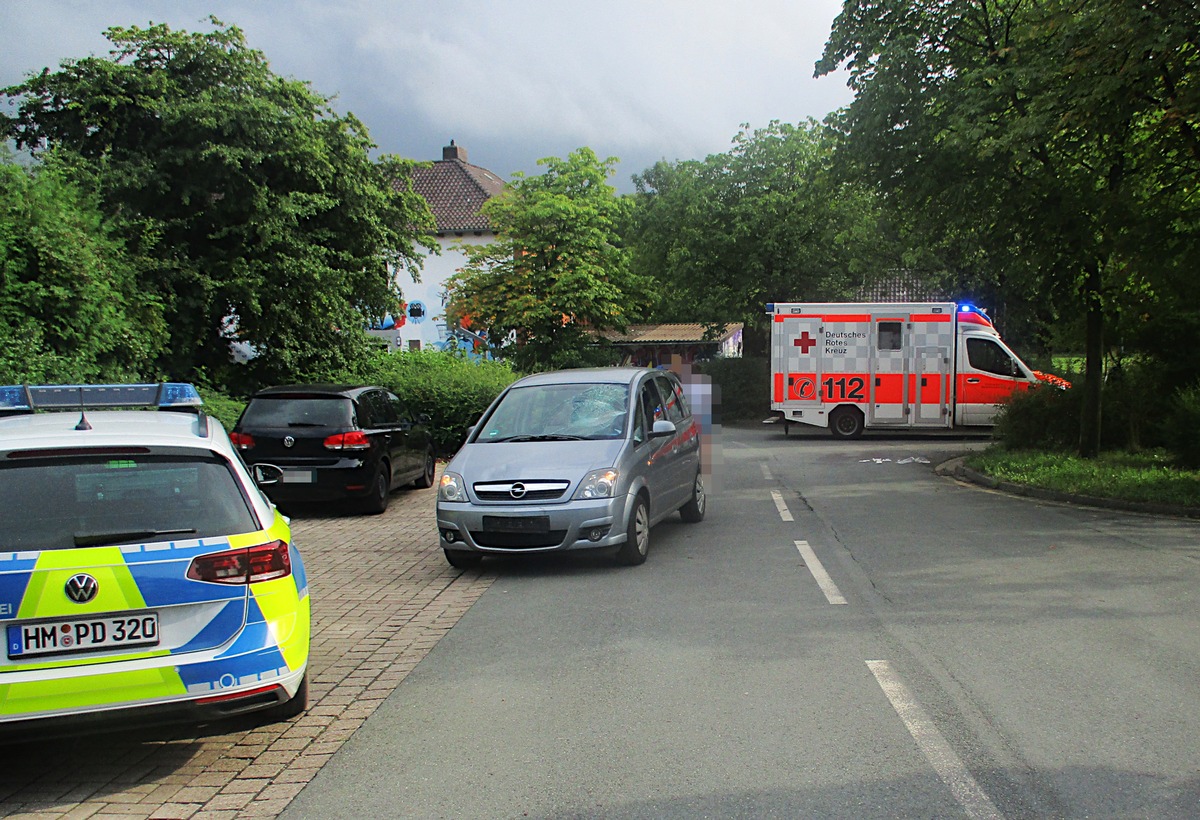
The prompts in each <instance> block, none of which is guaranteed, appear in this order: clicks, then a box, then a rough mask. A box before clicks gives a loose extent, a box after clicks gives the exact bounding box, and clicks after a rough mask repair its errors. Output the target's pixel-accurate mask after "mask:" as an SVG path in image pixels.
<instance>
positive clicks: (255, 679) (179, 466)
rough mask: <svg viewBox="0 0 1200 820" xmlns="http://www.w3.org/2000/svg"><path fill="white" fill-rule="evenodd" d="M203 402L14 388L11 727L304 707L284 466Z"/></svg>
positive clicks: (5, 704) (170, 391)
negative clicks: (278, 492) (271, 486)
mask: <svg viewBox="0 0 1200 820" xmlns="http://www.w3.org/2000/svg"><path fill="white" fill-rule="evenodd" d="M200 404H201V400H200V396H199V394H198V393H197V391H196V390H195V388H194V387H192V386H191V385H189V384H178V383H176V384H171V383H167V384H138V385H70V386H62V385H54V386H26V385H17V386H8V387H0V503H2V504H3V507H4V510H3V513H2V514H0V635H3V636H4V638H5V643H6V649H5V651H4V652H2V653H0V731H3V730H5V729H15V728H18V727H20V726H23V725H26V724H29V725H36V727H37V730H38V731H42V730H44V729H47V728H50V727H51V726H53V725H55V724H58V723H61V724H63V725H64V726H70V727H86V726H88V725H91V724H97V725H100V726H103V725H108V724H112V723H119V724H120V725H128V724H129V723H130V722H131V721H137V722H141V720H142V719H144V720H146V721H149V722H158V721H168V720H187V721H194V722H207V721H209V720H212V719H217V718H222V717H227V716H231V715H237V714H242V713H247V712H255V711H261V712H262V717H263V718H265V719H267V720H281V719H285V718H288V717H293V716H295V715H297V714H299V713H300V712H302V711H303V710H304V709H305V707H306V705H307V700H308V679H307V675H306V670H307V665H308V652H309V632H310V625H309V595H308V582H307V579H306V576H305V572H304V564H303V561H302V560H301V558H300V554H299V553H298V552H297V550H296V547H295V545H294V544H293V543H292V538H291V531H290V529H289V527H288V522H287V520H286V519H285V518H284V517H283V516H281V515H280V514H279V513H278V512H277V511H276V510H275V508H274V507H273V506H272V505H271V503H270V501H268V500H267V498H266V497H265V496H264V495H263V493H262V492H261V491H260V490H259V487H258V485H260V484H267V483H270V482H272V481H277V480H279V478H280V477H281V472H280V471H279V470H278V469H277V468H272V467H271V466H269V465H260V466H258V467H256V468H255V470H254V473H253V474H251V472H250V471H249V470H248V469H247V467H246V466H245V464H244V463H243V462H242V460H241V458H240V457H239V456H238V455H237V453H236V451H235V450H234V449H233V448H232V447H231V445H230V443H229V437H228V436H227V435H226V433H225V430H224V429H223V428H222V426H221V424H220V423H219V422H217V421H216V420H214V419H211V418H209V417H208V416H207V415H205V414H204V413H203V412H202V411H200V409H199V407H200ZM133 407H137V408H158V409H159V410H164V411H166V410H175V411H183V412H152V411H148V410H147V409H119V410H118V409H114V408H133ZM41 411H53V412H41Z"/></svg>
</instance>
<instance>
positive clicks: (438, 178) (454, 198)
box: [413, 140, 504, 233]
mask: <svg viewBox="0 0 1200 820" xmlns="http://www.w3.org/2000/svg"><path fill="white" fill-rule="evenodd" d="M413 188H414V189H415V190H416V192H417V193H419V194H420V195H421V196H423V197H425V200H426V201H427V202H428V203H429V210H431V211H432V212H433V218H434V219H435V220H436V221H437V231H438V233H466V232H474V231H489V230H491V225H489V224H488V220H487V217H485V216H483V215H482V214H480V213H479V209H480V207H482V205H483V203H484V202H487V201H488V200H489V199H491V198H492V197H494V196H496V195H497V194H499V193H500V192H501V191H503V190H504V180H502V179H500V177H498V176H496V175H495V174H493V173H492V172H491V171H489V170H487V169H486V168H480V167H479V166H478V165H472V164H470V163H469V162H467V152H466V150H465V149H463V148H460V147H458V146H456V145H455V144H454V141H453V140H451V141H450V145H449V146H447V147H446V148H443V149H442V159H440V160H438V161H436V162H434V163H433V165H432V166H430V167H426V168H417V169H416V170H415V171H413Z"/></svg>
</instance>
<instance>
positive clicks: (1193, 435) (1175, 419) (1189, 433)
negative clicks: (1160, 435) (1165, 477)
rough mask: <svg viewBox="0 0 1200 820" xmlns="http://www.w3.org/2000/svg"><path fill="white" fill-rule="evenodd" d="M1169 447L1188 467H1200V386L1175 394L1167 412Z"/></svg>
mask: <svg viewBox="0 0 1200 820" xmlns="http://www.w3.org/2000/svg"><path fill="white" fill-rule="evenodd" d="M1166 435H1167V439H1168V446H1169V447H1170V448H1171V450H1172V452H1174V454H1175V456H1176V457H1177V458H1178V459H1179V461H1180V462H1181V463H1182V464H1184V465H1185V466H1187V467H1200V384H1197V385H1193V386H1192V387H1188V388H1185V389H1183V390H1180V391H1179V392H1178V393H1176V394H1175V397H1174V399H1173V400H1172V401H1171V405H1170V408H1169V409H1168V412H1167V431H1166Z"/></svg>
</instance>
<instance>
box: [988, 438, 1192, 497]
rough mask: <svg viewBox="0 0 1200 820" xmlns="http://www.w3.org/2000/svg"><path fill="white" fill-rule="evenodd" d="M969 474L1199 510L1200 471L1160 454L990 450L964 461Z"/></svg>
mask: <svg viewBox="0 0 1200 820" xmlns="http://www.w3.org/2000/svg"><path fill="white" fill-rule="evenodd" d="M966 464H967V466H968V467H970V468H971V469H973V470H976V471H978V472H980V473H983V474H984V475H988V476H991V477H993V478H996V479H999V480H1001V481H1011V482H1013V483H1015V484H1025V485H1028V486H1031V487H1041V488H1043V489H1046V490H1056V491H1058V492H1064V493H1074V494H1077V495H1090V496H1095V497H1098V498H1118V499H1122V500H1125V501H1145V502H1153V503H1156V504H1176V505H1180V506H1185V507H1200V470H1183V469H1180V468H1178V467H1175V466H1174V465H1173V464H1172V462H1171V460H1170V458H1169V457H1168V456H1166V455H1165V454H1163V453H1157V452H1147V453H1136V454H1134V453H1103V454H1101V456H1100V457H1099V458H1097V459H1094V460H1087V459H1082V458H1079V457H1077V456H1074V455H1071V454H1069V453H1046V452H1041V451H1031V450H1005V449H1002V448H1000V447H989V448H988V449H987V450H985V451H983V452H980V453H974V454H972V455H970V456H968V457H967V459H966Z"/></svg>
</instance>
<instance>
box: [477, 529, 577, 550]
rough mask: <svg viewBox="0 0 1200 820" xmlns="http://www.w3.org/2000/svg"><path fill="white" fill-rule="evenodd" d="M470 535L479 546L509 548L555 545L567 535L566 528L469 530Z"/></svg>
mask: <svg viewBox="0 0 1200 820" xmlns="http://www.w3.org/2000/svg"><path fill="white" fill-rule="evenodd" d="M471 537H472V538H473V539H475V543H476V544H478V545H479V546H481V547H491V548H492V549H509V550H522V549H524V550H535V549H546V548H547V547H557V546H558V545H559V544H561V543H562V542H563V539H565V538H566V537H567V531H566V530H550V531H549V532H495V531H490V530H478V531H476V530H471Z"/></svg>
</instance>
